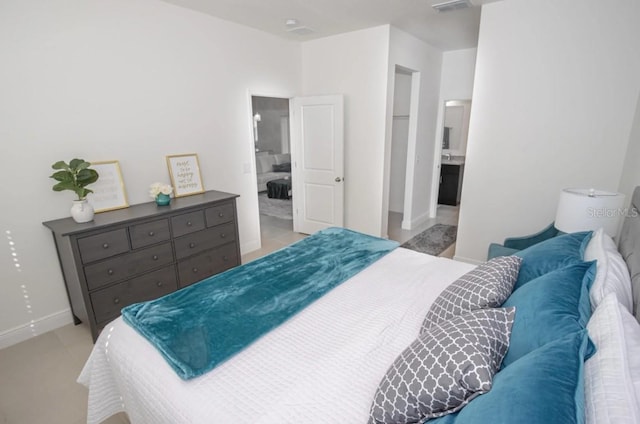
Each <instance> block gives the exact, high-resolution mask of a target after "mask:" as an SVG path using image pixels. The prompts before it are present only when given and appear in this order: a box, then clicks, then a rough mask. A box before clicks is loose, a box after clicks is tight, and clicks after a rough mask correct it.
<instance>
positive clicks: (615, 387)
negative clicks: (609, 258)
mask: <svg viewBox="0 0 640 424" xmlns="http://www.w3.org/2000/svg"><path fill="white" fill-rule="evenodd" d="M587 331H588V332H589V337H591V340H592V341H593V343H594V344H595V345H596V348H597V350H596V353H595V354H594V355H593V356H592V357H591V358H589V359H588V360H587V361H586V362H585V377H584V379H585V398H586V406H585V415H586V423H587V424H637V423H640V325H638V322H637V321H636V320H635V318H634V317H633V316H632V315H631V314H630V313H629V312H628V311H627V310H626V309H625V308H624V307H622V306H621V305H620V303H619V302H618V300H617V298H616V296H615V294H614V293H610V294H608V295H607V296H605V298H604V300H603V301H602V302H601V303H600V305H599V306H598V307H597V308H596V310H595V312H594V314H593V316H592V317H591V319H590V320H589V323H588V325H587Z"/></svg>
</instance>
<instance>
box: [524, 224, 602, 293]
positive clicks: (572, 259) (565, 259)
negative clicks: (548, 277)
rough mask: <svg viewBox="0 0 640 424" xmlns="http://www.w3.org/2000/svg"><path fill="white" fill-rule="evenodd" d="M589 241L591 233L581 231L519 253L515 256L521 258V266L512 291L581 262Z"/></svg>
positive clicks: (544, 242)
mask: <svg viewBox="0 0 640 424" xmlns="http://www.w3.org/2000/svg"><path fill="white" fill-rule="evenodd" d="M589 240H591V231H583V232H580V233H571V234H565V235H562V236H558V237H553V238H550V239H548V240H545V241H543V242H542V243H538V244H534V245H533V246H531V247H528V248H526V249H524V250H521V251H519V252H518V253H516V256H520V257H521V258H522V265H520V272H519V273H518V280H517V281H516V284H515V287H514V290H517V289H518V288H520V287H521V286H523V285H524V284H526V283H527V282H529V281H531V280H533V279H534V278H536V277H539V276H541V275H544V274H546V273H548V272H551V271H554V270H556V269H558V268H562V267H565V266H567V265H572V264H575V263H580V262H582V261H583V258H584V250H585V249H586V247H587V244H588V243H589Z"/></svg>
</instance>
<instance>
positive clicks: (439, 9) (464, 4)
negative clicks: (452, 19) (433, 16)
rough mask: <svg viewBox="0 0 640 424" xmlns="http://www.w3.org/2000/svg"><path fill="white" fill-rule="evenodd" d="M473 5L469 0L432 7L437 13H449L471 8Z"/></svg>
mask: <svg viewBox="0 0 640 424" xmlns="http://www.w3.org/2000/svg"><path fill="white" fill-rule="evenodd" d="M472 6H473V4H472V3H471V1H470V0H448V1H443V2H440V3H436V4H434V5H432V6H431V7H433V8H434V9H435V10H436V11H437V12H438V13H440V12H451V11H452V10H458V9H466V8H468V7H472Z"/></svg>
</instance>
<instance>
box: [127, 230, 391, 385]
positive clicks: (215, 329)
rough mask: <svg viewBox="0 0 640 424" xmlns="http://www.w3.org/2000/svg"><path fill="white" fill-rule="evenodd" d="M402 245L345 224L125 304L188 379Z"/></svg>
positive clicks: (137, 326)
mask: <svg viewBox="0 0 640 424" xmlns="http://www.w3.org/2000/svg"><path fill="white" fill-rule="evenodd" d="M397 246H398V243H396V242H394V241H389V240H384V239H380V238H377V237H372V236H368V235H364V234H360V233H357V232H354V231H350V230H346V229H343V228H329V229H326V230H322V231H319V232H318V233H316V234H314V235H312V236H309V237H307V238H305V239H303V240H301V241H299V242H297V243H294V244H292V245H291V246H288V247H286V248H284V249H281V250H278V251H276V252H273V253H271V254H270V255H267V256H265V257H262V258H260V259H257V260H255V261H253V262H250V263H247V264H245V265H242V266H239V267H236V268H233V269H230V270H228V271H226V272H223V273H221V274H218V275H214V276H212V277H209V278H207V279H204V280H202V281H201V282H199V283H197V284H194V285H192V286H189V287H186V288H184V289H182V290H178V291H177V292H174V293H171V294H169V295H167V296H164V297H161V298H159V299H155V300H152V301H149V302H144V303H137V304H134V305H130V306H128V307H126V308H124V309H122V317H123V318H124V320H125V321H126V322H127V323H128V324H129V325H131V326H132V327H133V328H135V329H136V330H137V331H138V332H139V333H140V334H142V335H143V336H144V337H146V338H147V339H148V340H149V341H150V342H151V343H152V344H153V345H154V346H155V347H156V348H157V349H158V350H159V351H160V353H161V354H162V356H164V358H165V359H166V360H167V362H168V363H169V365H171V367H173V369H174V370H175V371H176V373H177V374H178V375H179V376H180V377H181V378H183V379H185V380H187V379H190V378H194V377H197V376H200V375H202V374H204V373H206V372H207V371H210V370H212V369H213V368H215V367H216V366H217V365H219V364H220V363H222V362H224V361H225V360H227V359H229V358H230V357H232V356H233V355H235V354H236V353H238V352H240V351H241V350H243V349H244V348H245V347H247V346H249V345H250V344H251V343H253V342H254V341H255V340H257V339H258V338H260V337H261V336H262V335H264V334H266V333H267V332H269V331H270V330H272V329H274V328H275V327H277V326H278V325H280V324H282V323H283V322H285V321H286V320H287V319H289V318H291V317H292V316H293V315H295V314H296V313H298V312H299V311H301V310H302V309H303V308H305V307H306V306H307V305H309V304H311V303H312V302H313V301H315V300H317V299H319V298H320V297H322V296H323V295H324V294H325V293H327V292H328V291H329V290H331V289H332V288H334V287H336V286H338V285H339V284H341V283H342V282H344V281H346V280H347V279H349V278H350V277H352V276H353V275H355V274H357V273H358V272H360V271H361V270H363V269H364V268H366V267H367V266H369V265H370V264H372V263H373V262H375V261H376V260H378V259H379V258H381V257H382V256H384V255H386V254H387V253H389V252H390V251H392V250H393V249H395V248H396V247H397Z"/></svg>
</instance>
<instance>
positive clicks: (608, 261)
mask: <svg viewBox="0 0 640 424" xmlns="http://www.w3.org/2000/svg"><path fill="white" fill-rule="evenodd" d="M584 260H585V261H593V260H596V261H598V265H597V267H598V268H597V271H596V277H595V279H594V281H593V285H592V286H591V291H590V292H589V298H590V300H591V309H592V310H595V308H596V307H597V306H598V305H599V304H600V302H602V300H603V299H604V298H605V296H606V295H607V294H609V293H612V292H613V293H615V294H616V296H617V297H618V301H619V302H620V304H621V305H622V306H624V307H625V308H627V310H628V311H629V312H632V311H633V296H632V294H631V277H630V276H629V269H628V268H627V264H626V263H625V261H624V259H622V255H620V252H618V248H617V247H616V244H615V242H614V241H613V239H612V238H611V237H610V236H609V235H608V234H607V233H605V232H604V231H603V230H602V228H600V229H599V230H598V231H596V232H595V233H593V236H592V237H591V240H590V241H589V244H588V245H587V248H586V249H585V252H584Z"/></svg>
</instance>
